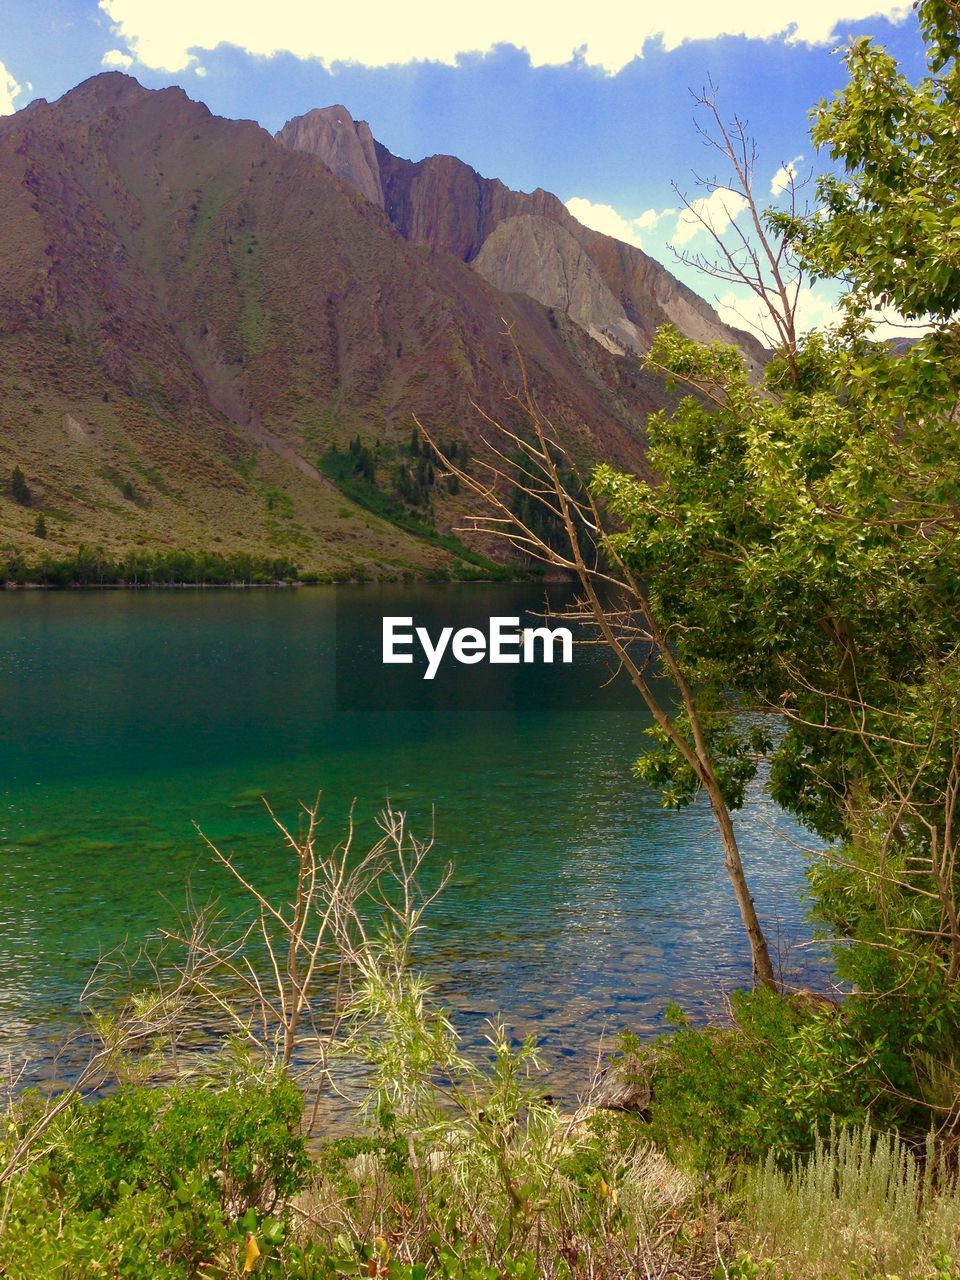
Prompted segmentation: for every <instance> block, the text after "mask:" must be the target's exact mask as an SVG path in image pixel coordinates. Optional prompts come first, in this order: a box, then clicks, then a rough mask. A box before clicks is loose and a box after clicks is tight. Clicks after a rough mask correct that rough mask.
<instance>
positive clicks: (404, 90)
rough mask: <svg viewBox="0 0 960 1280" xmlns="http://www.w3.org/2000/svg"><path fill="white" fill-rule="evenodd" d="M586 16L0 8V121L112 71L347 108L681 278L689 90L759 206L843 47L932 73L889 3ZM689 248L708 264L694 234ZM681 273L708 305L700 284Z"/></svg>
mask: <svg viewBox="0 0 960 1280" xmlns="http://www.w3.org/2000/svg"><path fill="white" fill-rule="evenodd" d="M594 8H595V10H596V11H595V12H593V13H591V12H590V9H589V8H588V7H587V6H583V5H580V6H577V9H576V12H574V10H573V8H572V7H571V8H570V9H569V10H566V9H558V8H557V7H556V6H555V5H550V4H547V3H543V0H533V2H532V3H526V4H523V5H518V4H517V2H516V0H513V3H510V2H509V0H488V2H487V4H486V5H485V6H484V9H483V12H482V13H478V12H477V10H476V9H475V8H474V7H473V6H463V7H461V8H454V7H453V6H451V5H450V4H449V2H446V3H441V2H440V0H429V2H428V3H415V4H413V5H410V4H407V5H405V6H400V5H397V4H391V5H388V4H385V3H383V0H372V2H371V0H368V3H366V4H364V5H354V6H352V7H345V6H344V5H334V4H330V3H329V2H328V3H323V0H320V2H317V3H310V4H305V3H303V0H272V2H271V4H270V5H267V6H256V7H255V6H253V5H251V4H249V3H244V0H101V3H98V0H3V21H2V24H0V64H2V66H0V110H2V109H6V110H10V109H12V108H15V107H20V106H24V105H26V103H27V102H28V101H30V100H31V99H32V98H34V97H46V98H48V99H53V98H56V97H58V96H60V94H62V93H64V92H65V91H66V90H68V89H70V88H71V87H72V86H73V85H75V84H77V83H79V82H80V81H81V80H84V79H86V78H87V77H88V76H91V75H94V74H96V73H97V72H98V71H100V70H101V69H103V67H104V66H108V67H115V68H119V69H123V70H128V71H129V72H130V74H132V75H135V76H136V77H137V79H139V80H140V82H141V83H142V84H144V85H146V86H148V87H151V88H156V87H160V86H163V85H168V84H180V85H182V86H183V87H184V88H185V89H186V91H187V92H188V93H189V94H190V95H191V97H196V98H199V99H201V100H202V101H204V102H206V103H207V104H208V106H209V107H210V108H211V110H213V111H215V112H217V113H219V114H222V115H226V116H233V117H244V118H252V119H255V120H258V121H259V122H260V123H261V124H263V125H264V127H266V128H267V129H270V130H271V131H274V130H276V129H278V128H279V127H280V125H281V124H283V122H284V121H285V120H287V119H288V118H289V117H290V116H292V115H297V114H300V113H302V112H304V111H307V110H309V109H310V108H311V107H315V106H326V105H329V104H331V103H334V102H337V103H342V104H343V105H344V106H346V107H347V109H348V110H349V111H350V112H351V113H352V114H353V116H354V117H355V118H359V119H366V120H368V121H369V123H370V126H371V128H372V130H373V133H374V135H375V136H376V137H377V138H378V139H379V140H380V141H382V142H383V143H384V144H385V145H386V146H388V147H389V148H390V149H391V150H392V151H394V152H396V153H397V154H399V155H403V156H408V157H410V158H413V159H419V158H420V157H422V156H425V155H430V154H433V153H435V152H451V153H453V154H455V155H458V156H460V157H461V158H462V159H464V160H466V161H468V162H469V163H470V164H472V165H473V166H474V167H475V168H477V169H479V170H480V172H481V173H483V174H485V175H486V176H491V177H494V176H495V177H499V178H501V179H502V180H503V181H504V182H506V183H507V184H508V185H509V186H512V187H518V188H520V189H523V190H532V189H533V188H534V187H537V186H541V187H545V188H547V189H548V190H550V191H553V192H555V193H556V194H557V195H559V196H560V197H561V199H563V200H565V201H570V202H572V203H571V208H572V209H573V210H574V212H576V213H577V216H579V217H581V219H582V220H583V221H586V222H592V223H594V224H595V225H598V226H599V227H600V229H602V230H607V231H610V232H611V233H615V234H620V235H621V237H622V238H628V239H631V240H633V241H635V242H637V243H639V244H641V245H642V247H643V248H644V249H646V250H647V252H649V253H651V254H652V255H653V256H655V257H657V258H659V259H661V260H662V261H664V262H666V263H667V264H668V265H671V266H674V264H673V262H672V258H671V253H670V247H669V242H670V241H671V240H678V239H679V240H680V241H682V239H683V233H682V230H681V231H679V234H678V212H677V207H678V201H677V198H676V195H675V193H674V192H673V190H672V189H671V182H672V181H674V180H675V181H677V182H678V183H679V184H680V185H681V187H682V188H683V189H684V190H685V192H686V193H687V194H689V195H690V196H696V194H697V190H696V187H695V186H694V184H693V181H692V179H691V176H690V173H691V170H692V169H694V168H697V167H698V166H699V167H702V166H704V165H705V164H706V165H707V166H708V168H709V158H708V157H707V156H706V154H705V152H704V149H703V146H702V144H701V143H700V142H699V140H698V138H697V136H696V134H695V131H694V128H693V124H692V120H691V110H692V99H691V96H690V90H691V89H694V90H698V89H700V88H701V87H702V86H703V85H704V84H705V83H706V82H707V81H708V79H709V80H712V81H713V82H714V83H715V84H716V85H717V87H718V90H719V96H720V102H721V105H722V107H723V108H724V109H725V111H726V112H728V113H732V112H734V111H736V112H737V113H738V114H739V115H740V116H742V117H744V118H745V119H746V121H747V123H748V125H749V128H750V131H751V132H752V134H753V135H754V136H755V137H756V140H757V144H758V151H759V163H758V173H757V181H758V186H759V187H760V188H761V190H762V191H763V193H764V195H765V196H767V195H770V182H771V179H772V178H773V176H774V174H775V173H776V171H777V170H778V169H779V168H780V166H781V164H783V163H786V162H790V161H794V160H796V159H797V157H802V159H800V160H797V168H798V170H799V171H800V173H801V174H803V173H806V172H807V171H809V170H810V169H811V168H813V169H816V168H817V167H818V163H819V167H822V166H823V162H822V161H820V162H818V161H817V158H816V157H815V156H814V154H813V152H812V150H811V147H810V143H809V139H808V136H807V129H808V115H809V110H810V107H811V106H812V105H813V104H814V103H815V102H816V101H817V100H818V99H819V98H821V97H823V96H825V95H830V94H832V93H833V92H834V91H835V90H837V89H838V88H839V87H840V86H841V85H842V84H843V81H844V72H843V66H842V63H841V60H840V58H839V57H838V56H837V54H836V52H835V50H836V49H837V48H838V47H839V46H842V45H843V44H844V43H845V41H846V40H847V39H848V38H849V36H851V35H861V34H870V35H872V36H874V37H875V38H876V39H878V40H879V41H881V42H882V43H884V44H885V45H887V46H888V47H889V48H891V50H892V51H893V52H894V53H895V54H896V55H897V56H898V57H899V58H900V60H901V62H902V63H903V65H904V69H905V70H906V71H907V72H908V74H910V75H911V76H912V77H915V76H919V75H920V74H922V70H923V62H922V50H921V46H920V42H919V39H918V36H917V30H916V19H915V17H914V16H913V14H912V12H911V10H910V6H909V4H906V5H904V4H895V3H892V0H807V3H805V4H803V5H801V4H800V3H796V2H793V3H790V2H788V0H766V2H764V0H724V3H722V4H721V3H719V0H673V2H672V3H670V4H669V5H665V4H664V3H663V0H659V2H658V3H657V4H656V5H653V4H651V3H650V2H649V0H607V3H606V4H605V5H604V6H603V7H602V8H600V7H599V6H595V7H594ZM838 13H846V14H848V15H849V16H848V17H846V18H841V19H840V20H837V19H836V15H837V14H838ZM770 199H771V200H772V199H773V197H772V195H770ZM670 211H673V212H670ZM618 219H619V220H620V221H618ZM700 238H701V239H702V238H703V236H702V233H701V237H700ZM688 246H689V247H690V248H691V249H696V248H698V247H703V246H700V245H699V244H698V243H697V238H696V237H694V238H692V239H689V241H688ZM681 247H687V246H685V245H681ZM678 274H681V275H682V276H683V277H684V278H686V279H688V281H689V282H690V283H692V284H694V286H695V287H698V288H699V291H700V292H702V293H704V295H705V296H708V297H710V298H711V300H714V299H715V297H716V289H715V288H712V286H711V285H710V284H709V282H703V281H700V282H699V285H698V282H697V280H696V278H694V277H693V276H692V275H690V273H689V272H688V271H684V270H679V271H678Z"/></svg>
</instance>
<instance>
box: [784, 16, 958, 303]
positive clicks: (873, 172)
mask: <svg viewBox="0 0 960 1280" xmlns="http://www.w3.org/2000/svg"><path fill="white" fill-rule="evenodd" d="M919 12H920V22H921V29H922V31H923V34H924V36H925V37H926V39H927V42H928V65H929V66H930V69H931V73H932V74H930V75H928V76H926V77H924V78H922V79H921V80H920V81H919V82H918V83H917V84H911V82H910V81H909V80H908V79H907V77H906V76H905V75H904V74H903V73H902V72H901V71H900V69H899V68H898V67H897V64H896V62H895V60H894V58H893V57H891V55H890V54H888V53H887V52H886V51H885V50H884V49H882V48H880V47H879V46H877V45H875V44H874V43H873V42H872V41H871V40H870V39H869V38H866V37H864V38H861V39H859V40H855V41H854V42H853V43H852V44H851V46H850V48H849V50H848V52H847V54H846V58H845V61H846V65H847V71H848V77H849V78H848V81H847V84H846V85H845V87H844V88H843V89H842V90H841V91H840V92H839V93H838V94H837V95H836V97H835V98H834V99H833V100H832V101H830V102H821V103H820V105H819V107H818V109H817V111H816V114H815V119H814V127H813V133H812V136H813V140H814V142H815V144H816V145H817V146H818V147H822V148H825V149H826V150H828V152H829V154H830V156H831V158H832V159H833V160H835V161H839V162H840V164H841V165H842V171H841V172H839V173H836V172H833V173H829V174H827V175H825V176H824V177H823V178H821V179H820V182H819V186H818V210H817V214H816V216H811V217H804V218H801V219H796V220H791V219H789V218H784V219H781V220H780V221H781V225H782V227H783V229H784V230H785V231H786V232H787V234H789V235H791V236H792V237H793V238H794V240H795V242H796V244H797V247H798V248H799V249H800V251H801V253H802V254H803V257H804V259H805V260H806V262H807V264H808V265H809V267H810V268H811V269H812V270H813V271H815V272H817V273H818V274H820V275H826V276H843V278H844V279H846V280H847V281H848V282H849V285H850V291H849V293H848V295H847V298H846V305H847V307H848V309H849V311H850V312H851V314H853V315H862V314H864V313H865V312H866V311H867V310H868V309H869V308H870V307H871V306H874V305H876V303H877V302H878V301H879V303H880V304H881V305H892V306H895V307H896V308H897V309H898V310H899V311H900V312H901V314H903V315H905V316H908V317H911V318H917V317H925V316H927V315H932V316H934V317H937V318H938V319H942V320H946V321H949V320H950V318H951V317H952V316H953V314H954V312H955V310H956V299H957V296H958V290H960V216H958V215H957V197H958V194H960V179H958V174H960V133H958V127H957V126H958V121H960V69H958V66H957V52H958V48H960V42H958V29H960V28H958V23H957V15H956V9H955V6H953V5H951V4H948V3H945V2H944V0H933V2H931V0H923V3H921V4H920V5H919Z"/></svg>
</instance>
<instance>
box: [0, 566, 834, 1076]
mask: <svg viewBox="0 0 960 1280" xmlns="http://www.w3.org/2000/svg"><path fill="white" fill-rule="evenodd" d="M554 594H555V593H554ZM543 596H544V588H542V587H536V586H530V585H456V586H454V585H450V586H446V585H444V586H432V585H431V586H419V585H417V586H384V587H375V586H356V587H336V588H333V587H330V588H326V587H314V588H301V589H296V590H276V591H273V590H249V591H244V590H235V591H234V590H225V591H187V590H184V591H162V592H161V591H143V592H124V591H117V592H90V593H79V592H77V593H52V592H7V593H5V594H0V1040H2V1042H3V1044H4V1046H5V1047H6V1048H7V1049H8V1050H10V1051H11V1052H13V1053H14V1054H15V1055H16V1054H18V1053H21V1052H24V1051H29V1052H32V1053H34V1054H39V1055H41V1056H42V1054H43V1053H44V1052H45V1050H44V1048H43V1045H44V1043H45V1038H46V1037H48V1036H49V1035H50V1034H51V1031H52V1030H55V1029H57V1028H59V1027H60V1026H61V1025H62V1024H63V1023H64V1022H65V1021H69V1019H70V1016H71V1013H72V1010H73V1009H74V1008H75V1004H76V999H77V995H78V992H79V991H80V989H81V987H82V985H83V982H84V980H85V978H86V977H87V975H88V974H89V972H90V969H91V967H92V965H93V964H94V962H95V961H96V958H97V955H98V953H99V952H100V951H101V949H106V948H109V947H112V946H115V945H117V944H118V943H121V942H123V941H124V940H127V941H128V942H129V943H131V944H133V943H135V942H137V941H138V940H140V939H142V938H144V937H145V936H146V935H148V934H149V933H150V932H151V931H153V930H154V929H155V928H156V927H157V926H158V925H161V924H163V923H170V922H171V920H172V918H173V916H174V913H175V911H176V909H178V908H179V907H181V906H182V905H183V901H184V891H185V885H186V884H187V881H188V880H189V881H190V883H191V885H192V887H193V892H194V894H195V896H196V897H197V898H200V899H203V898H205V897H206V896H207V894H209V893H211V892H216V891H218V890H227V891H228V892H227V900H228V901H229V900H230V899H229V886H228V885H226V884H225V883H224V881H223V878H222V875H221V874H220V873H218V872H216V871H215V869H214V868H213V867H212V866H211V859H210V856H209V853H208V852H207V851H206V849H205V847H204V845H203V842H202V841H201V839H200V837H199V835H198V834H197V830H196V828H195V826H194V824H197V825H198V826H199V827H200V828H201V829H202V831H203V832H204V833H205V834H206V835H207V836H208V837H209V838H210V839H211V840H213V841H214V842H215V843H217V844H218V845H219V846H220V847H222V848H223V849H224V850H225V851H231V852H234V853H235V854H236V855H237V857H238V859H239V860H240V861H241V862H242V865H243V866H244V867H245V868H247V869H249V870H251V871H254V872H255V873H256V875H257V876H258V877H259V878H260V880H261V881H262V883H263V884H265V885H267V886H268V887H271V888H275V889H278V890H279V888H280V886H282V885H283V884H284V883H285V882H284V879H283V870H284V865H285V864H284V858H283V850H282V848H281V847H280V844H279V842H278V840H277V839H276V833H275V832H274V831H273V828H272V826H271V823H270V820H269V817H268V816H267V814H266V811H265V809H264V807H263V804H262V801H261V799H260V797H261V796H266V797H268V799H269V801H270V803H271V804H272V805H273V807H274V808H275V810H276V811H277V812H278V813H279V815H280V816H281V817H283V818H285V819H287V820H290V821H293V822H295V821H296V812H297V804H298V801H301V800H303V801H310V800H312V799H313V798H314V797H315V796H316V794H317V792H319V791H322V792H323V810H324V813H325V815H326V819H325V826H324V830H325V832H326V833H327V835H328V839H329V840H330V842H333V841H335V840H336V838H337V837H338V836H339V834H340V832H341V831H342V829H343V823H344V819H345V817H346V814H347V812H348V810H349V808H350V805H351V803H352V802H354V801H355V802H356V813H357V816H358V820H359V822H360V825H361V828H362V829H363V830H365V831H369V829H370V826H371V823H372V820H373V817H374V815H375V814H376V812H377V810H378V809H379V808H380V807H382V805H383V803H384V801H385V799H386V798H387V797H389V799H390V800H391V802H392V803H393V804H394V805H395V806H396V807H399V808H402V809H404V810H406V811H408V813H409V815H410V822H411V824H412V826H413V827H414V829H416V830H420V831H422V832H427V831H429V829H430V827H431V823H435V829H436V846H435V849H434V852H433V854H432V855H431V858H432V867H431V870H430V873H429V874H430V875H436V874H438V872H439V868H440V867H441V865H442V864H444V863H446V862H447V861H452V862H453V863H454V868H455V869H454V875H453V879H452V881H451V883H450V885H449V886H448V888H447V889H446V891H445V893H444V895H443V897H442V899H441V900H440V902H439V903H438V904H437V906H436V907H435V909H434V911H433V915H432V925H433V928H432V929H431V931H430V932H429V933H428V934H427V935H426V936H425V939H424V945H423V948H422V952H423V961H424V964H425V966H426V967H427V969H428V971H429V972H430V974H431V975H432V977H433V978H434V979H435V981H436V983H437V985H438V988H439V990H440V992H441V994H442V995H443V997H444V999H445V1000H447V1001H448V1002H449V1003H450V1006H451V1008H452V1009H453V1011H454V1014H455V1020H456V1022H457V1024H458V1026H460V1027H461V1028H462V1029H463V1031H464V1033H465V1035H466V1036H467V1038H468V1039H469V1040H476V1038H477V1037H478V1036H479V1035H481V1034H482V1030H483V1027H484V1019H485V1018H487V1017H488V1016H490V1015H493V1014H496V1013H498V1012H500V1013H502V1014H503V1015H504V1017H505V1019H506V1021H507V1023H508V1025H510V1026H511V1027H512V1028H513V1029H514V1030H515V1032H516V1033H517V1034H523V1033H526V1032H529V1031H533V1032H535V1033H536V1034H537V1035H538V1037H540V1039H541V1041H542V1045H543V1055H544V1058H545V1061H546V1062H547V1063H548V1064H549V1065H550V1067H551V1069H552V1071H553V1073H554V1076H555V1078H556V1081H557V1082H558V1084H557V1087H558V1088H561V1089H563V1088H572V1087H575V1086H576V1084H577V1083H582V1082H583V1081H585V1080H586V1077H587V1075H588V1073H589V1069H590V1059H591V1058H592V1056H593V1055H594V1054H595V1052H596V1047H597V1044H598V1042H599V1040H600V1037H601V1036H608V1037H609V1036H612V1035H613V1034H614V1033H615V1032H617V1031H618V1030H620V1029H621V1028H629V1029H631V1030H633V1031H636V1032H638V1033H639V1034H641V1035H646V1034H650V1033H651V1032H653V1031H654V1030H656V1029H657V1028H658V1027H660V1026H661V1025H662V1016H663V1010H664V1006H665V1005H666V1004H667V1003H668V1002H669V1001H671V1000H678V1001H680V1003H681V1004H683V1005H685V1006H686V1007H689V1008H691V1009H694V1010H700V1011H702V1010H704V1009H706V1008H708V1007H709V1006H710V1005H711V1004H715V1003H716V1002H717V999H718V996H719V992H720V991H721V990H722V989H726V988H730V987H732V986H736V985H738V984H746V983H749V980H750V965H749V955H748V952H747V949H746V945H745V941H744V938H743V936H742V933H741V929H740V924H739V919H738V916H737V911H736V905H735V902H734V899H733V894H732V892H731V890H730V888H729V885H728V883H727V880H726V876H725V874H724V871H723V862H722V855H721V850H720V846H719V841H718V839H717V837H716V835H715V833H714V830H713V826H712V820H711V817H710V813H709V810H708V808H707V806H706V805H704V804H699V803H698V804H696V805H694V806H692V807H691V808H690V809H687V810H685V811H683V812H680V813H676V812H673V811H666V810H663V809H661V808H660V807H659V805H658V802H657V798H656V796H655V795H653V794H652V793H650V792H649V791H647V790H646V789H645V788H644V787H643V786H642V785H641V784H640V783H638V782H636V781H635V780H634V778H633V777H632V774H631V763H632V761H633V760H634V759H635V758H636V756H637V755H638V754H639V753H640V752H641V751H643V750H644V747H645V742H646V739H645V737H644V732H643V731H644V728H645V726H646V724H647V723H648V720H647V717H646V713H645V711H644V709H643V707H642V706H641V704H640V702H639V699H638V697H637V696H636V695H635V694H634V693H633V692H632V690H631V688H630V686H629V685H628V684H626V683H625V682H622V681H615V682H612V683H611V682H610V672H609V670H608V666H607V661H606V659H605V656H604V654H603V652H602V650H599V649H597V648H595V647H581V646H577V649H576V653H575V661H574V663H573V665H572V666H569V667H567V666H552V667H549V666H545V665H536V666H519V667H505V666H499V667H491V666H486V665H484V666H482V667H461V666H455V665H454V666H450V665H444V666H443V668H442V669H441V670H440V671H439V672H438V674H437V677H436V679H435V680H434V681H432V682H429V683H428V682H426V681H424V680H423V679H422V671H421V670H420V669H419V668H401V667H390V668H384V667H383V666H382V665H381V664H380V642H381V641H380V619H381V617H382V616H383V615H384V614H399V615H408V616H413V617H414V619H415V621H416V622H417V623H418V624H419V623H420V622H424V623H428V624H429V625H430V627H431V629H432V630H436V629H437V628H439V626H440V625H441V624H442V625H452V626H455V627H459V626H464V625H474V624H476V623H477V622H478V621H480V620H481V619H486V618H487V617H488V616H489V615H491V614H498V615H511V614H517V615H522V613H523V611H524V610H526V609H532V610H538V609H540V608H542V602H543ZM737 825H738V829H739V833H740V837H741V840H742V843H743V848H744V858H745V863H746V868H747V873H748V876H749V878H750V881H751V885H752V887H753V889H754V893H755V896H756V899H757V903H758V907H759V909H760V912H761V915H762V917H763V918H764V920H765V921H766V923H767V926H768V929H769V934H770V937H771V942H772V943H773V944H775V945H776V946H777V947H778V949H779V952H780V956H781V960H782V963H783V964H784V965H785V966H786V968H787V969H788V970H789V971H790V972H791V973H793V974H795V975H796V976H797V977H798V979H800V980H803V981H812V980H814V978H815V976H816V972H817V970H818V968H822V966H823V963H824V962H823V960H822V959H821V958H818V955H817V952H816V950H815V949H813V948H810V947H804V946H803V945H802V944H803V942H804V941H805V939H806V938H807V936H808V931H807V929H806V926H805V924H804V920H803V908H802V904H801V903H800V901H799V898H798V894H799V891H800V890H801V889H802V886H803V882H804V870H805V866H806V860H805V856H804V854H803V853H802V852H801V851H800V850H799V849H798V848H797V847H796V845H797V844H798V843H799V844H809V843H811V840H810V838H809V837H807V836H805V835H804V834H803V833H801V832H800V831H799V830H798V829H797V828H796V827H795V826H794V825H793V824H792V823H791V822H790V821H789V819H787V818H786V817H785V816H784V815H782V814H781V813H779V812H778V811H777V810H776V809H775V807H774V806H773V805H772V804H771V803H770V802H769V801H768V800H767V799H766V797H765V796H764V794H763V791H762V788H761V787H760V786H755V787H754V788H753V790H752V792H751V794H750V797H749V803H748V804H747V806H746V807H745V809H744V811H743V812H742V813H741V814H740V815H738V824H737Z"/></svg>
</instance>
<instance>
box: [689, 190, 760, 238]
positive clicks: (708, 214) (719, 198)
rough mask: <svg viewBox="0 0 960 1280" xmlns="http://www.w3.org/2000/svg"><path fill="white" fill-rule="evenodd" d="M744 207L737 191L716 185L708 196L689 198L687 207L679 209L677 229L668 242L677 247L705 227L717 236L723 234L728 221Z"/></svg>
mask: <svg viewBox="0 0 960 1280" xmlns="http://www.w3.org/2000/svg"><path fill="white" fill-rule="evenodd" d="M746 207H747V202H746V200H745V199H744V197H743V196H742V195H740V194H739V193H738V192H736V191H728V190H727V189H726V187H717V189H716V190H715V191H711V192H710V194H709V195H708V196H698V197H697V198H696V199H695V200H691V201H690V207H689V208H688V209H681V210H680V216H679V218H678V219H677V229H676V231H675V232H674V233H673V238H672V240H671V241H670V243H671V244H672V245H673V246H674V247H675V248H678V249H679V248H681V247H682V246H683V245H685V244H688V243H689V242H690V241H691V240H692V239H693V237H694V236H695V235H697V234H699V233H700V232H703V231H704V230H705V227H708V228H710V229H711V230H713V231H715V232H716V233H717V235H718V236H720V235H723V233H724V231H726V229H727V227H729V225H730V223H731V222H733V221H734V219H735V218H736V217H737V216H738V215H739V214H741V213H742V212H743V211H744V209H746Z"/></svg>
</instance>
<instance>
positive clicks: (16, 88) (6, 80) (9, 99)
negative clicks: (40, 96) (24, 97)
mask: <svg viewBox="0 0 960 1280" xmlns="http://www.w3.org/2000/svg"><path fill="white" fill-rule="evenodd" d="M27 87H28V88H29V85H28V86H27ZM22 92H23V86H22V85H19V84H17V82H16V80H14V78H13V76H12V75H11V74H10V72H9V71H8V70H7V68H6V67H5V66H4V65H3V63H2V62H0V116H9V115H13V113H14V111H16V109H17V104H16V102H15V101H14V99H15V98H16V97H17V96H18V95H19V94H21V93H22Z"/></svg>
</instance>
